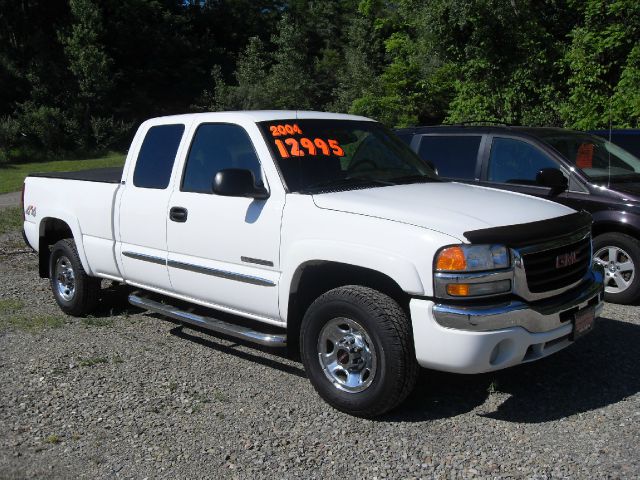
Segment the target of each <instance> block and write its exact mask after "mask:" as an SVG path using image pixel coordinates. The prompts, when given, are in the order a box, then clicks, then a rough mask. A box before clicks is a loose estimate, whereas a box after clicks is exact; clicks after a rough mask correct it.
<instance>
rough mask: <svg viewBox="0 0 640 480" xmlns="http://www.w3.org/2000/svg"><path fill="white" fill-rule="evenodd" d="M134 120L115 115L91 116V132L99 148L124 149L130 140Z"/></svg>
mask: <svg viewBox="0 0 640 480" xmlns="http://www.w3.org/2000/svg"><path fill="white" fill-rule="evenodd" d="M132 128H133V123H132V122H123V121H122V120H114V119H113V117H91V134H92V136H93V140H94V142H95V146H96V148H97V149H98V150H100V151H102V150H108V149H123V148H125V147H126V144H127V143H128V141H129V140H130V138H129V137H130V134H131V129H132Z"/></svg>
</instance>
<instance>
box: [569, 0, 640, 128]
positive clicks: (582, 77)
mask: <svg viewBox="0 0 640 480" xmlns="http://www.w3.org/2000/svg"><path fill="white" fill-rule="evenodd" d="M572 3H573V5H574V6H575V8H580V9H581V10H582V15H583V20H582V22H581V23H580V24H579V25H577V26H576V27H575V28H574V29H573V30H572V32H571V35H570V39H571V44H570V46H569V48H568V49H567V53H566V55H565V58H564V64H565V65H566V68H567V70H566V75H567V78H568V82H567V83H568V86H569V95H568V98H567V99H566V101H565V102H564V103H563V105H562V108H561V111H562V116H563V119H564V120H565V122H566V123H567V124H568V125H569V126H572V127H574V128H579V129H592V128H602V127H607V126H608V125H609V124H610V122H611V123H612V124H614V125H615V126H619V127H630V126H636V127H637V126H638V125H639V124H640V105H639V103H638V102H639V100H638V99H639V97H640V81H638V73H639V72H638V63H639V56H640V47H639V46H638V43H639V42H640V3H638V2H637V1H634V0H615V1H602V0H588V1H586V2H577V1H576V2H572Z"/></svg>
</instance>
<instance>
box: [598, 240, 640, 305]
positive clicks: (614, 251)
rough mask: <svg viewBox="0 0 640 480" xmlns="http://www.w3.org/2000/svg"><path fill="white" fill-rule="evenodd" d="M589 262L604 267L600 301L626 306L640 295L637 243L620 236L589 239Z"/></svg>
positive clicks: (639, 248) (639, 260) (638, 249)
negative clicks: (590, 260) (590, 240)
mask: <svg viewBox="0 0 640 480" xmlns="http://www.w3.org/2000/svg"><path fill="white" fill-rule="evenodd" d="M593 250H594V252H595V253H594V255H593V260H594V262H595V263H597V264H599V265H601V266H602V267H603V268H604V285H605V288H604V298H605V300H606V301H608V302H611V303H620V304H629V303H633V302H635V301H636V300H637V299H638V297H639V296H640V272H639V271H638V268H640V242H639V241H638V240H636V239H635V238H633V237H630V236H629V235H625V234H624V233H604V234H602V235H598V236H597V237H596V238H595V239H594V240H593Z"/></svg>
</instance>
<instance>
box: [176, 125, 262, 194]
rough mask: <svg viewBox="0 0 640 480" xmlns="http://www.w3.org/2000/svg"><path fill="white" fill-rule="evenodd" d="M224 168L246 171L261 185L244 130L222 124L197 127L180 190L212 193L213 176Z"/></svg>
mask: <svg viewBox="0 0 640 480" xmlns="http://www.w3.org/2000/svg"><path fill="white" fill-rule="evenodd" d="M225 168H241V169H245V170H250V171H251V172H252V173H253V178H254V179H255V181H256V184H257V185H260V184H262V173H261V169H260V161H259V160H258V156H257V155H256V151H255V149H254V148H253V144H252V143H251V139H250V138H249V135H248V134H247V132H246V131H245V129H244V128H242V127H241V126H239V125H232V124H226V123H209V124H203V125H200V126H199V127H198V130H196V134H195V136H194V137H193V143H192V144H191V149H190V150H189V156H188V157H187V166H186V168H185V171H184V176H183V179H182V188H181V190H182V191H183V192H196V193H212V192H213V179H214V177H215V176H216V173H218V172H219V171H220V170H223V169H225Z"/></svg>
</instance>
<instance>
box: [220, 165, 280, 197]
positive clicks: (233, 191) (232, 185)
mask: <svg viewBox="0 0 640 480" xmlns="http://www.w3.org/2000/svg"><path fill="white" fill-rule="evenodd" d="M213 193H215V194H216V195H222V196H225V197H249V198H257V199H265V198H269V192H268V191H267V189H266V188H264V187H256V182H255V178H254V177H253V172H251V170H245V169H242V168H225V169H224V170H220V171H219V172H218V173H216V176H215V177H214V178H213Z"/></svg>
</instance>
